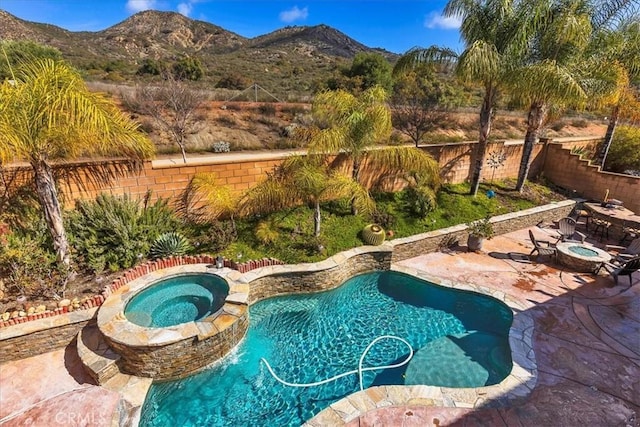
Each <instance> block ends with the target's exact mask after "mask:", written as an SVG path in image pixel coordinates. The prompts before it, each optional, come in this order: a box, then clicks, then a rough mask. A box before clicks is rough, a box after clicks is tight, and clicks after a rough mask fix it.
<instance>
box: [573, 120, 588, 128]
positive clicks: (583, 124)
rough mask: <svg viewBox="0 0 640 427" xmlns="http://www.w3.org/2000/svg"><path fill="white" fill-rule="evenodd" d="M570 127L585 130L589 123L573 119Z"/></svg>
mask: <svg viewBox="0 0 640 427" xmlns="http://www.w3.org/2000/svg"><path fill="white" fill-rule="evenodd" d="M571 126H573V127H574V128H581V129H582V128H586V127H588V126H589V122H588V121H587V120H585V119H574V120H572V121H571Z"/></svg>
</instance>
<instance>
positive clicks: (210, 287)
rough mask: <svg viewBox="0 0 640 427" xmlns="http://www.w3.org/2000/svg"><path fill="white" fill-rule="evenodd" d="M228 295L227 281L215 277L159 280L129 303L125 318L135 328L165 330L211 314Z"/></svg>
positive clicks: (210, 275)
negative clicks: (148, 327) (146, 327)
mask: <svg viewBox="0 0 640 427" xmlns="http://www.w3.org/2000/svg"><path fill="white" fill-rule="evenodd" d="M227 295H229V285H228V284H227V282H226V281H225V280H224V279H223V278H221V277H220V276H217V275H215V274H184V275H177V276H172V277H167V278H166V279H162V280H160V281H158V282H156V283H154V284H153V285H151V286H149V287H147V288H145V289H144V290H142V291H141V292H139V293H137V294H136V295H134V296H133V298H131V300H129V302H128V303H127V305H126V306H125V308H124V315H125V316H126V317H127V319H128V320H129V321H131V322H133V323H135V324H136V325H139V326H150V327H156V328H166V327H168V326H175V325H179V324H181V323H187V322H194V321H197V320H200V319H202V318H204V317H207V316H211V315H213V314H215V313H216V312H217V311H218V310H220V309H221V308H222V306H223V305H224V302H225V298H226V297H227Z"/></svg>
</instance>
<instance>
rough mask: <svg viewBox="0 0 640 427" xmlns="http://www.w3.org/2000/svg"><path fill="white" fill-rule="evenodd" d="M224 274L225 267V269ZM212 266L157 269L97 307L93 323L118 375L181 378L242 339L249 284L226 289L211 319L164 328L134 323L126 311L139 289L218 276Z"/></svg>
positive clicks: (208, 317)
mask: <svg viewBox="0 0 640 427" xmlns="http://www.w3.org/2000/svg"><path fill="white" fill-rule="evenodd" d="M224 270H228V269H224ZM220 273H222V271H221V270H218V269H216V268H215V267H214V266H212V265H211V264H189V265H180V266H177V267H170V268H166V269H162V270H157V271H154V272H152V273H149V274H146V275H144V276H142V277H140V278H138V279H135V280H132V281H131V282H129V283H128V284H127V285H125V286H123V287H122V288H120V289H119V290H118V292H117V293H114V294H112V295H111V296H109V298H107V299H106V300H105V302H104V303H103V304H102V306H101V307H100V310H99V311H98V316H97V325H98V328H99V329H100V332H101V333H102V335H103V336H104V339H105V341H106V343H107V344H108V345H109V347H111V349H113V350H114V351H115V352H116V353H118V355H119V356H120V359H119V360H118V362H117V363H118V368H119V369H120V371H122V372H124V373H128V374H132V375H136V376H139V377H151V378H153V379H154V380H167V379H176V378H182V377H184V376H187V375H190V374H192V373H194V372H196V371H198V370H200V369H202V368H203V367H205V366H207V365H209V364H211V363H213V362H215V361H216V360H218V359H220V358H221V357H223V356H224V355H226V354H227V353H228V352H229V351H230V350H231V349H232V348H233V347H235V346H236V345H237V344H238V343H239V342H240V341H241V340H242V338H243V337H244V335H245V333H246V331H247V328H248V326H249V323H248V310H247V299H248V286H246V285H242V284H239V283H236V284H231V285H228V288H229V292H228V295H227V297H226V298H225V300H224V304H223V305H222V307H221V308H220V309H219V310H217V311H216V312H214V313H212V314H211V315H209V316H206V317H204V318H202V319H199V320H197V321H190V322H187V323H181V324H178V325H173V326H168V327H162V328H158V327H146V326H140V325H136V324H135V323H133V322H131V321H130V320H129V319H127V317H126V316H125V314H124V312H125V307H126V306H127V304H128V303H129V302H130V301H131V299H132V298H134V297H135V296H136V295H138V294H139V293H140V292H142V291H143V290H145V289H147V288H149V287H151V286H154V285H155V284H156V283H158V282H159V281H162V280H166V279H170V278H174V277H178V276H183V275H192V274H202V275H216V277H217V278H216V280H218V279H220V280H225V279H224V278H222V277H220V276H219V274H220Z"/></svg>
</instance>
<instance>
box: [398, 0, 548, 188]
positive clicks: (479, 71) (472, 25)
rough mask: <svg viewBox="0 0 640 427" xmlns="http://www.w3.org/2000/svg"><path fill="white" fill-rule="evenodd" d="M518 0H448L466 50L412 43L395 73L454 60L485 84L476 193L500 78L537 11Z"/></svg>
mask: <svg viewBox="0 0 640 427" xmlns="http://www.w3.org/2000/svg"><path fill="white" fill-rule="evenodd" d="M517 4H518V3H517V2H516V1H515V0H501V1H492V0H450V1H449V2H448V3H447V5H446V6H445V9H444V15H445V16H447V17H460V18H461V19H462V24H461V27H460V34H461V37H462V39H463V40H464V43H465V49H464V51H463V52H462V53H461V54H460V55H458V54H456V53H455V52H453V51H451V50H450V49H446V48H441V47H438V46H431V47H429V48H426V49H425V48H414V49H411V50H409V51H408V52H406V53H405V54H404V55H403V56H402V57H401V58H400V59H399V60H398V62H397V63H396V65H395V67H394V74H395V75H397V74H399V73H402V72H404V71H405V70H407V69H410V68H413V67H415V66H416V65H419V64H425V63H440V64H443V63H444V64H449V65H451V64H452V65H453V66H454V72H455V74H456V76H457V77H458V79H460V80H461V81H463V82H467V83H475V84H479V85H481V86H482V88H483V91H484V94H483V99H482V105H481V106H480V128H479V135H478V144H477V145H476V147H475V152H474V155H473V159H474V161H473V172H472V177H471V189H470V194H472V195H474V196H475V195H476V194H477V193H478V187H479V186H480V180H481V179H482V169H483V166H484V163H485V157H486V151H487V143H488V140H489V134H490V133H491V121H492V118H493V115H494V107H495V104H496V101H497V99H498V96H499V91H500V88H501V86H502V78H503V76H504V74H505V72H506V70H508V68H509V66H510V63H511V61H512V59H513V57H515V56H517V55H518V52H519V51H521V50H522V49H523V48H524V47H525V46H526V41H527V39H528V33H529V32H530V31H532V30H533V29H535V27H536V22H537V15H536V13H532V12H535V9H534V8H532V9H531V10H530V11H529V12H530V13H527V14H525V13H522V10H518V9H517V8H516V5H517Z"/></svg>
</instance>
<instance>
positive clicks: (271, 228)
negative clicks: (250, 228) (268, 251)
mask: <svg viewBox="0 0 640 427" xmlns="http://www.w3.org/2000/svg"><path fill="white" fill-rule="evenodd" d="M279 237H280V233H279V232H278V227H277V225H276V223H275V221H273V220H265V221H260V222H259V223H258V225H257V226H256V238H257V239H258V240H259V241H260V242H261V243H262V244H264V245H271V244H273V243H275V242H276V241H277V240H278V238H279Z"/></svg>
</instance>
